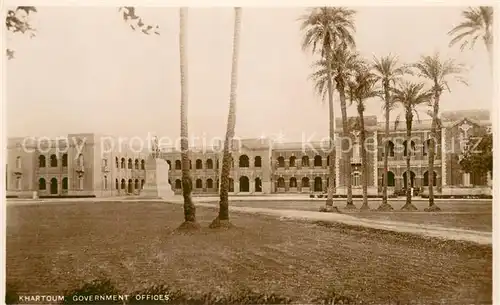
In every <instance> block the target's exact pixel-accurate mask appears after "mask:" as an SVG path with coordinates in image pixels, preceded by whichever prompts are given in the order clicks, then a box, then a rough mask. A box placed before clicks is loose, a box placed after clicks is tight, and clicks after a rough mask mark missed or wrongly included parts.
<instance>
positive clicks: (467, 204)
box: [200, 199, 493, 232]
mask: <svg viewBox="0 0 500 305" xmlns="http://www.w3.org/2000/svg"><path fill="white" fill-rule="evenodd" d="M200 201H203V200H202V199H200ZM361 203H362V202H361V201H359V200H356V201H354V204H355V205H356V206H357V208H358V209H359V208H360V207H361ZM380 203H381V201H369V205H370V208H372V209H376V208H377V207H378V206H379V205H380ZM404 203H405V202H404V201H401V200H399V201H390V204H391V205H392V206H393V207H394V211H393V212H375V211H372V212H360V211H359V210H358V211H354V212H353V211H349V210H345V209H344V207H345V203H344V202H342V201H335V205H336V206H338V207H339V208H340V209H341V211H342V212H343V213H349V214H350V215H352V216H356V217H360V218H367V219H377V220H394V221H404V222H410V223H417V224H432V225H439V226H443V227H450V228H459V229H467V230H477V231H486V232H492V231H493V224H492V203H491V201H474V200H470V201H465V200H462V201H456V200H455V201H453V200H450V201H438V202H437V205H438V206H439V207H440V208H441V209H442V211H441V212H439V213H428V212H424V209H425V208H426V207H427V205H428V203H427V201H425V202H423V201H415V202H414V205H415V206H416V207H417V208H418V210H419V211H417V212H401V211H399V209H401V207H402V206H403V205H404ZM324 205H325V200H315V201H311V200H310V201H307V200H302V201H299V200H295V201H232V202H231V206H245V207H255V208H268V209H291V210H304V211H318V210H319V208H320V207H321V206H324Z"/></svg>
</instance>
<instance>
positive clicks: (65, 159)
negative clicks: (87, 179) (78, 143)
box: [62, 154, 68, 167]
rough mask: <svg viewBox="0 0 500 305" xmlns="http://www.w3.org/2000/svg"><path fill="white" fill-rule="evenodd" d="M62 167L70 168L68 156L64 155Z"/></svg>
mask: <svg viewBox="0 0 500 305" xmlns="http://www.w3.org/2000/svg"><path fill="white" fill-rule="evenodd" d="M62 166H63V167H68V154H63V155H62Z"/></svg>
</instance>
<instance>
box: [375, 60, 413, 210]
mask: <svg viewBox="0 0 500 305" xmlns="http://www.w3.org/2000/svg"><path fill="white" fill-rule="evenodd" d="M372 69H373V73H374V74H375V75H376V77H377V80H378V82H379V83H380V85H381V87H382V90H383V99H384V111H385V141H384V176H383V177H384V181H383V184H384V185H383V191H382V204H381V205H380V206H379V207H378V210H379V211H391V210H393V207H392V206H391V205H390V204H389V203H388V202H387V184H388V176H387V172H388V170H389V169H388V167H389V121H390V114H391V90H392V88H394V87H395V86H396V84H397V83H398V82H399V81H400V80H401V78H402V77H403V76H404V75H405V74H407V73H410V70H409V69H408V68H407V67H406V66H404V65H400V64H399V63H398V58H397V57H396V56H393V55H391V54H389V55H388V56H383V57H381V58H380V59H379V58H376V57H374V58H373V66H372Z"/></svg>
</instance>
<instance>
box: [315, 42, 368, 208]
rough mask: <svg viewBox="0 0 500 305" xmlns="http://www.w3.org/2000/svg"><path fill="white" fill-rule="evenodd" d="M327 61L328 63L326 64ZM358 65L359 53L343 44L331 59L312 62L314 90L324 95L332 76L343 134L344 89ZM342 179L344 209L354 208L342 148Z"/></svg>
mask: <svg viewBox="0 0 500 305" xmlns="http://www.w3.org/2000/svg"><path fill="white" fill-rule="evenodd" d="M328 63H329V64H328ZM358 65H359V55H358V54H357V53H355V52H353V51H351V50H350V49H349V48H347V47H345V46H340V47H338V48H337V49H335V51H334V52H333V53H332V58H331V60H327V59H321V60H318V61H316V62H315V63H314V65H313V67H314V69H315V72H314V73H313V74H311V76H310V79H311V80H312V81H313V82H314V84H315V89H316V91H317V92H318V93H319V94H321V95H322V96H323V98H324V97H325V96H326V94H327V93H328V92H329V91H328V84H329V82H330V80H331V79H332V78H333V81H335V88H336V89H337V91H338V92H339V99H340V110H341V113H342V130H343V136H344V137H347V136H349V122H348V118H347V102H346V101H347V99H346V90H347V86H348V81H349V79H350V77H351V75H352V73H353V71H355V70H356V69H357V67H358ZM343 152H344V156H343V158H342V159H343V161H344V163H345V164H344V169H345V170H344V181H345V184H346V188H347V204H346V209H356V207H355V206H354V203H353V202H352V184H351V164H350V162H351V151H350V150H344V151H343Z"/></svg>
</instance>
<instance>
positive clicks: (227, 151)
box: [210, 7, 241, 228]
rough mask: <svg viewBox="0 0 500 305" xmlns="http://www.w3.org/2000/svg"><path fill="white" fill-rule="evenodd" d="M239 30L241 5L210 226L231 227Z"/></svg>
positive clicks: (237, 10) (236, 16)
mask: <svg viewBox="0 0 500 305" xmlns="http://www.w3.org/2000/svg"><path fill="white" fill-rule="evenodd" d="M240 32H241V7H235V8H234V35H233V60H232V68H231V92H230V96H229V113H228V117H227V130H226V138H225V141H224V154H223V157H222V172H221V188H220V202H219V215H218V216H217V218H215V219H214V221H213V222H212V223H211V224H210V228H220V227H225V228H228V227H231V224H230V223H229V172H230V169H231V162H232V156H231V153H232V142H233V138H234V129H235V126H236V89H237V86H238V57H239V46H240Z"/></svg>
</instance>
